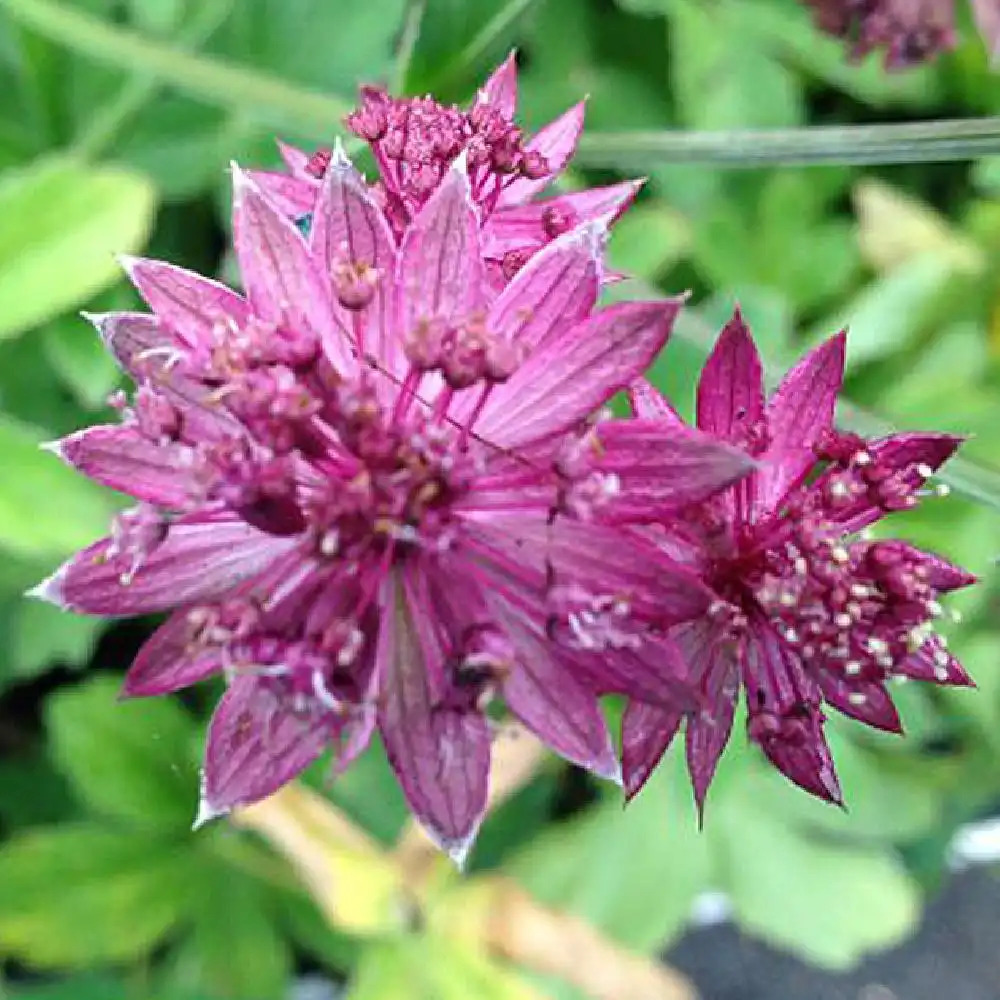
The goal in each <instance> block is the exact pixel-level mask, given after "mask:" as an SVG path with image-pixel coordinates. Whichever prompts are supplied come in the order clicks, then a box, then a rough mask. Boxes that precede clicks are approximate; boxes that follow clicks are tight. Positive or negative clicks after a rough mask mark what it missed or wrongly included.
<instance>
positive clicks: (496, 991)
mask: <svg viewBox="0 0 1000 1000" xmlns="http://www.w3.org/2000/svg"><path fill="white" fill-rule="evenodd" d="M470 997H475V998H476V1000H542V998H541V997H540V996H539V994H538V993H537V991H536V990H535V989H534V987H532V986H530V985H529V984H528V983H527V981H525V980H522V979H521V978H520V977H519V976H517V975H516V974H515V973H514V972H511V971H509V970H507V969H505V968H503V967H502V966H500V965H498V964H496V963H495V962H493V961H491V960H490V959H488V958H484V957H482V956H480V955H478V954H476V953H474V952H472V951H469V950H468V949H467V948H466V947H464V946H463V945H462V944H460V943H457V942H454V941H450V940H445V939H443V938H439V937H435V936H432V935H427V934H425V935H422V936H419V937H418V936H412V937H407V938H400V939H397V940H393V941H387V942H384V943H382V944H379V945H373V946H372V947H370V948H368V949H367V950H366V952H365V955H364V959H363V960H362V962H361V965H360V966H359V968H358V971H357V975H356V977H355V979H354V981H353V982H352V984H351V989H350V990H349V992H348V994H347V998H346V1000H469V998H470Z"/></svg>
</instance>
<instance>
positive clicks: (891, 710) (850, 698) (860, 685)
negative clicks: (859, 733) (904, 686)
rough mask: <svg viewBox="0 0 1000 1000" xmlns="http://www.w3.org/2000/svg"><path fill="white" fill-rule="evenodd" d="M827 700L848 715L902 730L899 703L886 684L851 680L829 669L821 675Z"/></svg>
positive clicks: (871, 723)
mask: <svg viewBox="0 0 1000 1000" xmlns="http://www.w3.org/2000/svg"><path fill="white" fill-rule="evenodd" d="M819 685H820V689H821V690H822V692H823V698H824V700H825V701H826V702H827V703H828V704H830V705H832V706H833V707H834V708H835V709H837V711H839V712H843V714H844V715H847V716H850V717H851V718H852V719H857V720H858V721H859V722H863V723H865V725H867V726H874V727H875V728H876V729H882V730H884V731H885V732H887V733H901V732H902V731H903V723H902V722H901V721H900V718H899V713H898V712H897V711H896V706H895V705H894V704H893V703H892V698H890V697H889V692H888V691H886V689H885V687H884V686H883V685H882V684H879V683H877V682H875V681H859V680H857V679H853V678H852V679H851V680H850V681H847V680H845V679H843V678H841V677H839V676H838V675H837V674H834V673H832V672H831V671H829V670H825V671H823V672H822V673H821V674H820V675H819Z"/></svg>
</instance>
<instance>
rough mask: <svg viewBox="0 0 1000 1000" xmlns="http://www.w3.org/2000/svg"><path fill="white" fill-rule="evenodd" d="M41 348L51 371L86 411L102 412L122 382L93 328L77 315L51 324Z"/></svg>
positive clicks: (44, 335) (45, 333) (44, 333)
mask: <svg viewBox="0 0 1000 1000" xmlns="http://www.w3.org/2000/svg"><path fill="white" fill-rule="evenodd" d="M42 347H43V350H44V351H45V356H46V358H47V359H48V361H49V364H50V365H51V366H52V370H53V371H54V372H55V373H56V375H58V376H59V378H60V379H61V380H62V382H63V384H64V385H65V386H66V387H67V388H68V389H69V390H70V392H72V393H73V395H74V397H75V398H76V400H77V402H78V403H79V404H80V405H81V406H82V407H84V409H87V410H99V409H101V407H103V406H104V404H105V401H106V400H107V397H108V394H109V393H110V392H111V390H112V389H114V388H115V386H116V385H117V384H118V382H119V380H120V379H121V372H120V371H119V369H118V366H117V365H116V364H115V362H114V359H113V358H112V357H111V354H110V353H109V352H108V350H107V349H106V348H105V346H104V345H103V344H102V343H101V338H100V337H98V336H97V335H96V333H95V332H94V329H93V327H92V326H91V325H90V324H89V323H86V322H84V321H83V320H82V319H80V318H79V317H76V316H72V317H70V316H67V317H63V318H60V319H58V320H55V321H54V322H52V323H50V324H49V325H48V326H46V327H45V329H44V330H43V331H42Z"/></svg>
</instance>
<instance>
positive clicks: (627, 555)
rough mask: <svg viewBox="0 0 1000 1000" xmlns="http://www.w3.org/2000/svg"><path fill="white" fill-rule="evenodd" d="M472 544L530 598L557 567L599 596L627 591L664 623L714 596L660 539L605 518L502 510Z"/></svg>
mask: <svg viewBox="0 0 1000 1000" xmlns="http://www.w3.org/2000/svg"><path fill="white" fill-rule="evenodd" d="M465 545H466V546H467V548H468V550H469V552H470V553H471V554H472V555H473V557H474V558H476V560H477V561H481V562H482V563H484V564H485V566H484V568H488V569H492V571H493V572H495V574H496V575H497V578H498V579H500V578H506V579H507V580H508V581H509V582H510V584H511V585H512V586H517V585H518V584H521V585H523V586H524V587H525V588H527V590H528V593H529V595H530V596H529V600H537V597H536V596H535V595H537V593H538V592H539V590H540V588H544V586H545V581H546V579H547V577H548V576H549V575H550V574H553V573H554V574H555V576H556V578H557V579H561V580H574V581H576V582H578V583H579V584H580V585H581V586H583V587H585V588H586V589H587V590H589V591H591V592H592V593H594V594H624V595H627V597H628V600H629V603H630V605H631V608H632V610H633V612H634V613H635V614H636V615H637V616H638V617H639V618H641V619H643V620H651V621H653V622H655V623H656V624H657V625H658V626H660V627H662V628H666V627H669V626H670V625H676V624H679V623H680V622H686V621H691V620H692V619H695V618H698V617H700V616H702V615H704V613H705V611H706V609H707V608H708V606H709V604H710V603H711V601H712V597H713V595H712V592H711V591H710V590H709V589H708V588H707V587H706V586H705V585H704V583H702V582H701V580H700V578H699V577H698V576H697V575H696V574H695V573H693V572H691V571H690V570H688V569H686V568H685V567H683V566H680V565H678V564H677V563H676V562H675V561H674V560H673V559H671V558H670V556H668V555H667V554H666V553H665V552H664V551H663V550H662V549H661V548H660V547H659V546H658V545H657V543H656V540H655V539H652V538H650V537H647V536H645V535H642V534H639V533H638V532H637V531H628V530H623V529H621V528H616V527H611V526H610V525H605V524H600V523H597V522H595V523H585V522H582V521H572V520H568V519H565V518H557V519H556V520H555V521H554V522H552V523H551V524H547V523H545V521H544V520H542V519H540V518H537V517H521V516H511V517H503V516H496V517H494V518H491V520H490V523H489V525H488V526H485V525H484V526H483V527H482V528H481V529H479V530H478V531H477V530H474V529H473V528H472V526H469V527H468V528H467V535H466V541H465Z"/></svg>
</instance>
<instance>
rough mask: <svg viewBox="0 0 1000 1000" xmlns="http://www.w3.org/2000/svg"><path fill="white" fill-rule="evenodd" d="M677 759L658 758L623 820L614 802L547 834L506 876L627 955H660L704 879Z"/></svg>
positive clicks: (702, 846)
mask: <svg viewBox="0 0 1000 1000" xmlns="http://www.w3.org/2000/svg"><path fill="white" fill-rule="evenodd" d="M682 756H683V755H679V754H670V755H669V756H668V757H667V758H665V760H664V762H663V764H661V766H660V767H659V768H658V770H657V771H656V773H655V774H654V775H653V777H652V778H650V780H649V782H648V784H647V785H646V787H645V788H644V789H643V791H642V794H640V795H639V796H638V798H636V799H635V800H634V801H633V802H632V803H631V804H630V805H628V806H627V807H626V808H625V810H624V812H623V811H622V806H621V803H620V801H618V799H617V796H616V797H615V799H613V800H611V801H607V802H604V803H602V804H601V805H599V806H597V807H595V808H593V809H591V810H589V811H588V812H586V813H584V814H583V815H582V816H580V817H578V818H574V819H571V820H569V821H567V822H565V823H561V824H558V825H556V826H553V827H551V828H550V829H549V830H548V831H547V832H545V833H543V834H541V835H540V836H539V837H538V838H537V839H536V840H535V841H534V842H533V843H532V844H530V845H529V846H528V847H527V848H525V849H524V850H523V851H522V852H520V854H518V855H517V856H516V857H515V858H513V859H512V860H511V862H510V863H509V865H508V866H507V867H508V870H509V871H510V872H511V873H512V874H513V875H514V876H515V878H517V879H518V881H520V882H521V883H522V884H523V885H524V886H525V887H526V888H527V889H529V890H530V891H531V893H532V894H533V895H534V896H536V897H537V898H538V899H540V900H542V901H543V902H545V903H549V904H550V905H553V906H556V907H558V908H559V909H565V910H569V911H570V912H572V913H577V914H579V915H580V916H582V917H584V918H585V919H586V920H587V921H588V922H590V923H592V924H593V925H594V926H596V927H599V928H600V929H601V930H603V931H605V932H606V933H607V934H608V935H609V936H611V937H613V938H615V939H616V940H619V941H621V942H623V943H624V944H626V945H628V946H629V947H632V948H635V949H636V950H640V951H653V950H654V949H656V948H658V947H662V945H663V944H664V943H665V942H666V941H667V940H669V939H670V938H671V937H672V936H673V935H675V934H676V933H678V932H679V931H680V930H681V929H682V928H683V926H684V924H685V922H686V920H687V917H688V914H689V913H690V910H691V903H692V901H693V899H694V897H695V895H696V894H697V893H698V892H699V891H700V890H701V889H703V888H704V887H705V884H706V882H707V879H708V855H707V843H706V840H705V838H704V837H703V836H702V835H701V834H700V833H699V831H698V829H697V824H696V820H695V816H694V809H693V806H692V803H691V797H690V794H689V791H688V782H687V779H686V777H685V775H684V773H683V761H682ZM650 886H655V887H656V889H655V891H650Z"/></svg>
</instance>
